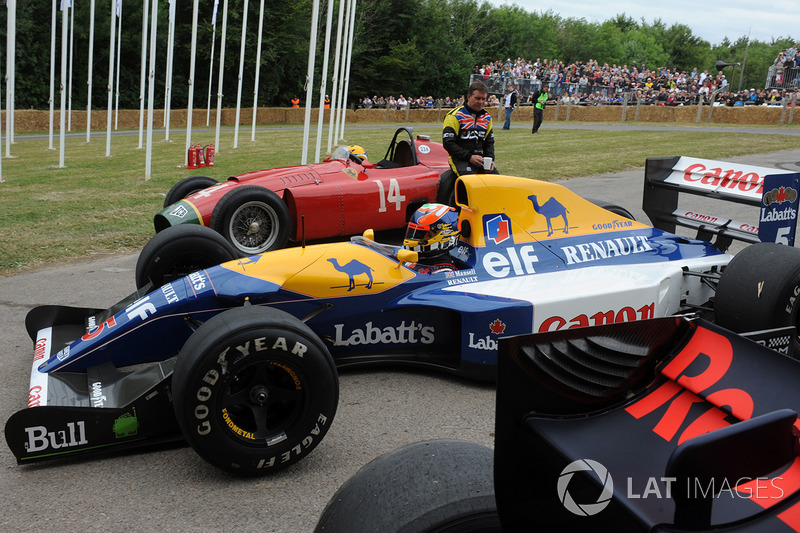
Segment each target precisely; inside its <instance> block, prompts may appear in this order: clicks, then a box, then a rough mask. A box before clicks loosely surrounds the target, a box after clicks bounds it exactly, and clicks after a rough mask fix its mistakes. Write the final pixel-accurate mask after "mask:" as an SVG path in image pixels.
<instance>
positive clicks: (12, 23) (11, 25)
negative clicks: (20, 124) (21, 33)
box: [6, 0, 17, 157]
mask: <svg viewBox="0 0 800 533" xmlns="http://www.w3.org/2000/svg"><path fill="white" fill-rule="evenodd" d="M6 5H7V7H8V19H7V21H6V26H7V41H6V43H7V44H6V157H11V143H13V142H14V71H15V70H16V67H15V66H14V62H15V61H16V40H17V0H8V2H7V4H6Z"/></svg>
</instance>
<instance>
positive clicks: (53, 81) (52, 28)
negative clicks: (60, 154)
mask: <svg viewBox="0 0 800 533" xmlns="http://www.w3.org/2000/svg"><path fill="white" fill-rule="evenodd" d="M56 13H57V9H56V0H53V10H52V16H51V17H50V133H49V134H48V139H49V145H48V148H49V149H50V150H54V149H55V147H54V146H53V129H54V128H53V122H54V115H55V97H56Z"/></svg>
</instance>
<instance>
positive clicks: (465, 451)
mask: <svg viewBox="0 0 800 533" xmlns="http://www.w3.org/2000/svg"><path fill="white" fill-rule="evenodd" d="M492 467H493V452H492V450H491V449H490V448H487V447H485V446H481V445H479V444H475V443H471V442H463V441H458V440H445V439H443V440H431V441H423V442H417V443H414V444H409V445H407V446H404V447H402V448H399V449H397V450H395V451H393V452H389V453H388V454H386V455H383V456H381V457H378V458H377V459H375V460H373V461H372V462H370V463H369V464H367V465H366V466H364V467H363V468H361V470H359V471H358V472H356V474H355V475H354V476H353V477H351V478H350V479H349V480H347V481H346V482H345V484H344V485H342V486H341V488H339V490H337V491H336V493H335V494H334V495H333V497H332V498H331V499H330V501H329V502H328V505H327V506H326V507H325V510H324V511H323V512H322V516H320V519H319V522H317V527H316V529H315V530H314V531H315V532H316V533H323V532H324V533H329V532H331V533H360V532H364V533H366V532H373V531H395V532H402V533H420V532H426V533H429V532H441V533H444V532H448V533H456V532H458V533H464V532H486V533H488V532H495V531H501V527H500V519H499V515H498V513H497V505H496V503H495V498H494V482H493V480H494V477H493V473H492Z"/></svg>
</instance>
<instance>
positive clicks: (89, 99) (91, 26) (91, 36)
mask: <svg viewBox="0 0 800 533" xmlns="http://www.w3.org/2000/svg"><path fill="white" fill-rule="evenodd" d="M87 63H88V64H87V69H88V70H87V75H86V78H87V79H86V87H87V91H86V142H87V143H88V142H89V140H90V139H91V138H92V70H93V67H94V65H93V63H94V0H91V2H90V3H89V60H88V62H87Z"/></svg>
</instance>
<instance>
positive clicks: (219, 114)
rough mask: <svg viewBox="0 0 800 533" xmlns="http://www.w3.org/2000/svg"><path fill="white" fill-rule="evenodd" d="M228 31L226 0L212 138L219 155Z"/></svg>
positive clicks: (223, 12) (226, 1) (223, 13)
mask: <svg viewBox="0 0 800 533" xmlns="http://www.w3.org/2000/svg"><path fill="white" fill-rule="evenodd" d="M227 29H228V0H225V1H224V2H223V4H222V36H221V37H220V40H219V80H218V82H217V83H218V85H217V131H216V135H215V136H214V147H215V149H216V151H217V153H219V151H220V148H221V147H220V145H219V127H220V124H221V123H222V78H223V74H224V73H225V33H226V31H227Z"/></svg>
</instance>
